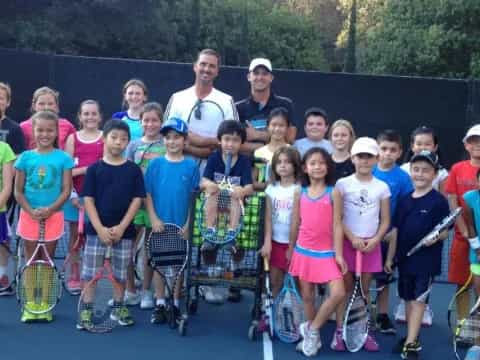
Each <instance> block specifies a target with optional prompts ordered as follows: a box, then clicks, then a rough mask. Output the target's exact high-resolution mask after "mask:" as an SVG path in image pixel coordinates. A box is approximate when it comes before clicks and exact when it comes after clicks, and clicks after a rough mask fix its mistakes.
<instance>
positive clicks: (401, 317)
mask: <svg viewBox="0 0 480 360" xmlns="http://www.w3.org/2000/svg"><path fill="white" fill-rule="evenodd" d="M395 321H396V322H399V323H405V322H407V316H406V314H405V301H403V300H401V301H400V303H399V304H398V305H397V308H396V310H395Z"/></svg>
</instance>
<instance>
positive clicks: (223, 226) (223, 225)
mask: <svg viewBox="0 0 480 360" xmlns="http://www.w3.org/2000/svg"><path fill="white" fill-rule="evenodd" d="M232 157H233V156H232V154H231V153H229V154H227V157H226V160H225V173H224V176H223V178H222V180H221V181H220V183H219V184H218V188H219V192H218V195H216V196H215V197H212V196H205V198H204V200H203V203H202V210H201V211H199V215H200V216H201V218H200V219H199V224H200V231H201V234H202V236H203V239H204V241H208V242H210V243H212V244H215V245H225V244H227V243H231V242H233V241H235V239H236V238H237V236H238V234H239V233H240V231H241V230H242V227H243V217H244V213H245V210H244V207H243V203H242V201H239V200H236V199H233V198H232V193H233V188H234V187H233V185H232V183H231V181H230V178H229V175H230V171H231V169H232ZM212 202H216V204H215V203H214V204H213V205H212ZM212 207H213V208H216V211H215V212H216V219H215V221H214V226H213V227H214V228H215V229H216V232H215V234H209V233H208V227H209V226H207V216H212V215H211V214H210V215H208V214H207V212H208V209H211V208H212ZM232 217H233V218H232ZM229 229H232V230H233V233H232V234H228V230H229Z"/></svg>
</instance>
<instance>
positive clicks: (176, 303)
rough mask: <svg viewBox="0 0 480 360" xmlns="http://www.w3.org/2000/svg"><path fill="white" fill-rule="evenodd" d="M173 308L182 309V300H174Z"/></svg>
mask: <svg viewBox="0 0 480 360" xmlns="http://www.w3.org/2000/svg"><path fill="white" fill-rule="evenodd" d="M173 306H175V307H176V308H178V307H180V300H178V299H173Z"/></svg>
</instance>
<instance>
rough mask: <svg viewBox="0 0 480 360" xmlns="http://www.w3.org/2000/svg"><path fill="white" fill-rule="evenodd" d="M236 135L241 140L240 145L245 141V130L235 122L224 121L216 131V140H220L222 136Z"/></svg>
mask: <svg viewBox="0 0 480 360" xmlns="http://www.w3.org/2000/svg"><path fill="white" fill-rule="evenodd" d="M227 134H228V135H238V136H240V138H241V139H242V144H243V143H244V142H245V140H246V139H247V132H246V130H245V128H244V127H243V126H242V124H240V122H238V121H236V120H224V121H222V123H221V124H220V126H219V127H218V130H217V139H218V140H219V141H220V140H222V136H223V135H227Z"/></svg>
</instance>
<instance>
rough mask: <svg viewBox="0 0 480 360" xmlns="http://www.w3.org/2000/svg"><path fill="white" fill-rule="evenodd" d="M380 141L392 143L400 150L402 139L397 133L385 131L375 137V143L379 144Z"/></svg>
mask: <svg viewBox="0 0 480 360" xmlns="http://www.w3.org/2000/svg"><path fill="white" fill-rule="evenodd" d="M382 141H389V142H394V143H396V144H398V146H400V148H402V146H403V145H402V137H401V136H400V134H399V133H398V132H396V131H395V130H392V129H386V130H383V131H381V132H380V134H378V136H377V143H378V144H380V143H381V142H382Z"/></svg>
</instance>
